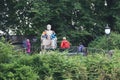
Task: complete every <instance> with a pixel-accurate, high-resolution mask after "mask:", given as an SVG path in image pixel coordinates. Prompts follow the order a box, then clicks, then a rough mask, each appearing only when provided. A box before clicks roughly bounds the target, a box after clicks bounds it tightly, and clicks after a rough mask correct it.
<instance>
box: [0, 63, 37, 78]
mask: <svg viewBox="0 0 120 80" xmlns="http://www.w3.org/2000/svg"><path fill="white" fill-rule="evenodd" d="M37 79H38V76H37V74H36V73H35V72H34V71H33V70H32V68H31V67H30V66H25V65H19V64H17V63H10V64H0V80H37Z"/></svg>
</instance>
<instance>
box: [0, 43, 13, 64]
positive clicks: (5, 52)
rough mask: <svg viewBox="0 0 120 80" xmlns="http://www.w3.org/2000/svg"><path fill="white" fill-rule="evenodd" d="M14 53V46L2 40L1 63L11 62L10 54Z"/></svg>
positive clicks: (0, 44)
mask: <svg viewBox="0 0 120 80" xmlns="http://www.w3.org/2000/svg"><path fill="white" fill-rule="evenodd" d="M13 53H14V51H13V46H11V45H10V44H8V43H3V42H0V63H4V62H9V57H10V56H9V55H10V54H13Z"/></svg>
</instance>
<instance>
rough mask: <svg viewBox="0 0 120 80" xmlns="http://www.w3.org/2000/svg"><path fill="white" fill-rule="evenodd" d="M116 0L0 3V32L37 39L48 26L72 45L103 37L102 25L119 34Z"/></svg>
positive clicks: (7, 0) (6, 0)
mask: <svg viewBox="0 0 120 80" xmlns="http://www.w3.org/2000/svg"><path fill="white" fill-rule="evenodd" d="M119 9H120V1H119V0H0V30H2V31H4V32H5V33H6V34H9V33H8V32H9V30H10V29H11V30H13V31H14V32H15V33H16V34H24V35H31V34H32V35H33V34H37V35H38V37H39V35H41V33H42V31H43V30H44V29H46V25H47V24H51V25H52V29H53V30H55V32H56V33H57V36H58V40H61V38H62V37H63V36H66V37H67V38H68V39H69V40H70V42H71V43H72V44H73V43H74V44H73V45H77V44H78V43H79V42H83V43H84V44H85V45H87V44H88V43H89V42H90V41H91V40H93V39H95V38H97V37H99V36H102V35H104V28H105V26H106V24H108V25H109V27H111V30H112V31H113V32H118V33H119V32H120V27H119V26H120V14H119V11H120V10H119Z"/></svg>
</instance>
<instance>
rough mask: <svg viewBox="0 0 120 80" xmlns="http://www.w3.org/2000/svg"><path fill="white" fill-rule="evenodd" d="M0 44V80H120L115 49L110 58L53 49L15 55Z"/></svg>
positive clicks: (119, 66) (119, 67)
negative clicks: (44, 52) (69, 53)
mask: <svg viewBox="0 0 120 80" xmlns="http://www.w3.org/2000/svg"><path fill="white" fill-rule="evenodd" d="M111 35H112V34H111ZM0 44H1V45H0V48H1V49H0V55H1V56H0V61H1V62H0V80H120V62H119V61H120V54H119V53H120V51H119V50H115V53H114V54H113V56H112V57H111V56H109V55H107V54H105V55H102V54H95V55H94V56H93V55H88V56H86V57H83V56H81V55H77V56H68V55H66V53H60V52H57V51H54V52H53V51H51V52H47V53H46V54H34V55H27V54H21V55H19V56H18V55H17V56H16V54H14V51H13V49H12V48H11V47H9V46H11V45H9V44H6V43H2V42H0ZM7 45H8V46H7ZM9 54H12V56H10V55H9Z"/></svg>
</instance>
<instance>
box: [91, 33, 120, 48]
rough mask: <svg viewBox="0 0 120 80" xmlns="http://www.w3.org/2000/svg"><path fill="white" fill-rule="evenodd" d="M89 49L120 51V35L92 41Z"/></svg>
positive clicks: (113, 34)
mask: <svg viewBox="0 0 120 80" xmlns="http://www.w3.org/2000/svg"><path fill="white" fill-rule="evenodd" d="M89 47H92V48H97V49H106V50H107V49H109V50H110V49H120V34H117V33H111V34H110V36H108V37H107V36H102V37H99V38H97V39H96V40H94V41H92V42H91V43H90V44H89Z"/></svg>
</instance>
